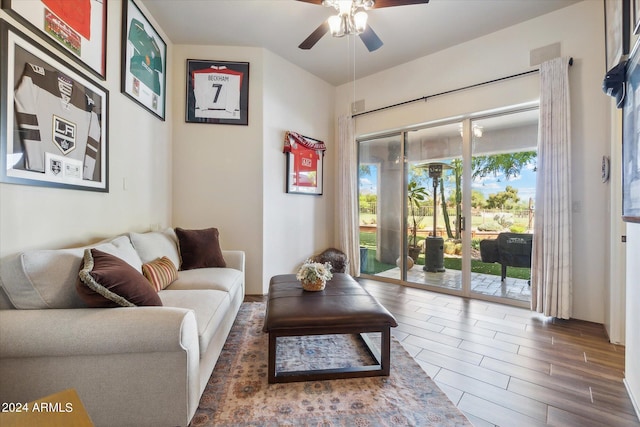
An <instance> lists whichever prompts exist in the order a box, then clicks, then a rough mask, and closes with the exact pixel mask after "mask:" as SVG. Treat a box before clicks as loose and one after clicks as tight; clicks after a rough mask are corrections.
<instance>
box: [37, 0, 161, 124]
mask: <svg viewBox="0 0 640 427" xmlns="http://www.w3.org/2000/svg"><path fill="white" fill-rule="evenodd" d="M47 1H51V0H47ZM122 22H123V28H122V79H121V85H122V93H124V94H125V95H126V96H128V97H129V98H131V99H132V100H134V101H135V102H137V103H138V104H140V105H141V106H142V107H143V108H145V109H146V110H148V111H150V112H151V113H153V114H154V115H156V116H157V117H158V118H159V119H161V120H164V119H165V101H166V93H165V92H166V87H167V84H166V70H167V45H166V43H165V42H164V40H162V37H160V34H158V32H157V31H156V30H155V28H153V26H152V25H151V23H150V22H149V20H148V19H147V18H146V17H145V16H144V15H143V14H142V11H140V9H139V8H138V6H137V5H136V4H135V3H134V2H133V0H124V1H123V3H122Z"/></svg>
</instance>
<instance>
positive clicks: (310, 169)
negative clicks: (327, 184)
mask: <svg viewBox="0 0 640 427" xmlns="http://www.w3.org/2000/svg"><path fill="white" fill-rule="evenodd" d="M325 150H326V146H325V144H324V142H322V141H319V140H317V139H314V138H309V137H308V136H303V135H300V134H299V133H296V132H289V131H288V132H286V133H285V136H284V150H283V151H284V153H285V155H286V156H287V193H298V194H314V195H321V194H322V183H323V177H322V172H323V158H324V152H325Z"/></svg>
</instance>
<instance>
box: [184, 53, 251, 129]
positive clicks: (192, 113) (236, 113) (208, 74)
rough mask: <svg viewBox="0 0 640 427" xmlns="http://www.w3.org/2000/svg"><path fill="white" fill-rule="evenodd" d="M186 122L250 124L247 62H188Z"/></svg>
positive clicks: (199, 60) (196, 60) (190, 60)
mask: <svg viewBox="0 0 640 427" xmlns="http://www.w3.org/2000/svg"><path fill="white" fill-rule="evenodd" d="M185 121H186V122H187V123H210V124H222V125H241V126H247V125H248V124H249V63H248V62H235V61H212V60H203V59H187V68H186V105H185Z"/></svg>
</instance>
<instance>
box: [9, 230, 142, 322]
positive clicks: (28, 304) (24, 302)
mask: <svg viewBox="0 0 640 427" xmlns="http://www.w3.org/2000/svg"><path fill="white" fill-rule="evenodd" d="M88 247H96V248H97V249H99V250H101V251H102V252H106V253H109V254H111V255H115V256H117V257H119V258H121V259H124V260H125V261H127V262H128V263H129V264H130V265H131V266H132V267H134V268H135V269H136V270H137V271H140V272H141V271H142V270H141V267H142V261H141V260H140V257H139V256H138V254H137V253H136V251H135V249H133V246H131V242H130V241H129V238H128V237H127V236H119V237H116V238H114V239H112V240H109V241H104V242H101V243H98V244H95V245H90V246H84V247H79V248H70V249H42V250H30V251H25V252H23V253H21V254H18V255H15V256H11V257H5V258H3V259H2V265H0V276H1V278H2V283H3V287H4V290H5V292H6V294H7V296H8V297H9V300H10V301H11V303H12V304H13V306H14V307H15V308H18V309H44V308H80V307H86V304H85V303H84V301H83V300H82V299H81V298H80V296H79V295H78V293H77V292H76V288H75V287H76V283H77V282H78V280H79V278H78V271H80V268H81V267H82V263H83V255H84V250H85V249H86V248H88Z"/></svg>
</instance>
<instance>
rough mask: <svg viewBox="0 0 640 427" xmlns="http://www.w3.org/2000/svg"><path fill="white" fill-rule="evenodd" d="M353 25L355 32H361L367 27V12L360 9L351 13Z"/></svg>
mask: <svg viewBox="0 0 640 427" xmlns="http://www.w3.org/2000/svg"><path fill="white" fill-rule="evenodd" d="M353 26H354V30H355V33H356V34H361V33H362V32H364V30H366V29H367V12H364V11H360V12H358V13H356V14H355V15H353Z"/></svg>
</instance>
